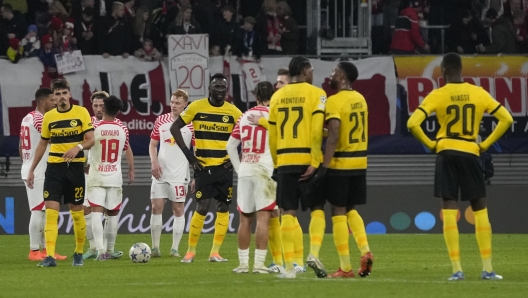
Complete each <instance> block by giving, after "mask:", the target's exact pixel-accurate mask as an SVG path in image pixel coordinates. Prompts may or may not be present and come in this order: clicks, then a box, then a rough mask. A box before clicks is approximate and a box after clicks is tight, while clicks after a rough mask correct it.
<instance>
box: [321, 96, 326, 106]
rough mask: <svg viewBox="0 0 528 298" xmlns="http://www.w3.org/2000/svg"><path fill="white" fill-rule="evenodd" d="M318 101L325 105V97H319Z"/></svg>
mask: <svg viewBox="0 0 528 298" xmlns="http://www.w3.org/2000/svg"><path fill="white" fill-rule="evenodd" d="M319 100H321V103H322V104H326V96H324V95H321V98H320V99H319Z"/></svg>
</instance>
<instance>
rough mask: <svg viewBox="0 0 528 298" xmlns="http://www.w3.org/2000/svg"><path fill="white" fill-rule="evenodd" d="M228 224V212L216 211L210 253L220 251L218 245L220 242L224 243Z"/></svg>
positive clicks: (219, 245) (220, 244)
mask: <svg viewBox="0 0 528 298" xmlns="http://www.w3.org/2000/svg"><path fill="white" fill-rule="evenodd" d="M228 225H229V212H216V221H215V232H214V239H213V248H212V249H211V255H213V254H218V253H219V252H220V247H221V246H222V243H224V239H225V236H226V233H227V227H228Z"/></svg>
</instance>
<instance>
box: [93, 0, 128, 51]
mask: <svg viewBox="0 0 528 298" xmlns="http://www.w3.org/2000/svg"><path fill="white" fill-rule="evenodd" d="M124 15H125V6H124V5H123V3H121V2H114V5H113V6H112V14H111V15H109V16H106V17H105V19H104V21H103V22H102V24H101V30H100V31H99V32H98V35H99V40H98V46H99V52H100V53H103V57H104V58H108V57H109V56H118V55H121V56H123V58H128V56H129V53H132V52H133V50H132V49H133V47H134V45H133V41H132V26H131V25H130V24H129V23H128V22H126V21H125V20H124V18H123V17H124Z"/></svg>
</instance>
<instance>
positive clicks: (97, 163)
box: [88, 121, 129, 187]
mask: <svg viewBox="0 0 528 298" xmlns="http://www.w3.org/2000/svg"><path fill="white" fill-rule="evenodd" d="M94 127H95V130H94V138H95V145H94V146H93V147H92V148H91V149H90V173H89V174H88V185H89V186H102V187H121V186H122V185H123V176H122V173H121V157H122V155H123V151H125V150H127V149H128V146H129V145H128V129H127V128H126V127H125V126H124V125H123V124H118V123H116V122H109V121H100V122H97V123H96V124H95V125H94Z"/></svg>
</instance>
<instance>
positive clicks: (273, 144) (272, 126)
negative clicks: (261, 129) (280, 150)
mask: <svg viewBox="0 0 528 298" xmlns="http://www.w3.org/2000/svg"><path fill="white" fill-rule="evenodd" d="M275 117H276V116H275V112H274V109H273V108H271V109H270V113H269V120H268V123H269V126H268V131H269V140H268V141H269V148H270V153H271V158H272V159H273V168H275V169H276V168H277V123H276V122H275V119H276V118H275Z"/></svg>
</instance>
